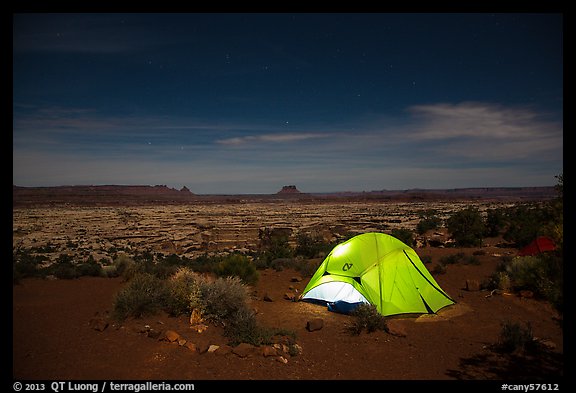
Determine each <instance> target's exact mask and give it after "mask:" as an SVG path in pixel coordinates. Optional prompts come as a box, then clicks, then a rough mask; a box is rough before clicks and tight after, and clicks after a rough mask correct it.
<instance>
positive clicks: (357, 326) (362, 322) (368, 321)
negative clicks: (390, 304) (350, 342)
mask: <svg viewBox="0 0 576 393" xmlns="http://www.w3.org/2000/svg"><path fill="white" fill-rule="evenodd" d="M352 316H353V322H352V324H351V325H350V326H349V327H348V329H349V331H350V333H352V334H353V335H359V334H360V333H362V331H363V330H366V331H367V332H368V333H372V332H374V331H376V330H384V331H386V332H387V331H388V325H387V324H386V317H384V316H383V315H382V314H380V313H379V312H378V310H377V309H376V306H374V305H373V304H367V303H363V304H361V305H359V306H358V307H356V309H355V310H354V311H353V312H352Z"/></svg>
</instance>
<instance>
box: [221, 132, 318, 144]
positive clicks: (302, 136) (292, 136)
mask: <svg viewBox="0 0 576 393" xmlns="http://www.w3.org/2000/svg"><path fill="white" fill-rule="evenodd" d="M328 136H329V135H327V134H317V133H284V134H264V135H246V136H240V137H233V138H226V139H219V140H217V141H216V143H219V144H221V145H232V146H240V145H245V144H254V143H259V142H264V143H283V142H296V141H303V140H307V139H313V138H326V137H328Z"/></svg>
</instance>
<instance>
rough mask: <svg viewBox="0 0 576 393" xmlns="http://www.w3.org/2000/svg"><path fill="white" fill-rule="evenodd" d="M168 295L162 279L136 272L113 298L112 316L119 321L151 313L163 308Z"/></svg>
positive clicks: (167, 289)
mask: <svg viewBox="0 0 576 393" xmlns="http://www.w3.org/2000/svg"><path fill="white" fill-rule="evenodd" d="M169 296H170V292H169V288H168V286H167V284H166V282H165V281H164V280H161V279H159V278H158V277H156V276H154V275H152V274H149V273H136V274H135V275H134V276H133V277H132V279H131V280H130V281H129V282H128V284H127V285H126V287H124V288H123V289H122V290H120V292H118V294H117V295H116V297H115V299H114V305H113V316H114V317H115V318H116V319H117V320H120V321H123V320H125V319H126V318H129V317H133V318H140V317H142V316H145V315H153V314H155V313H157V312H159V311H161V310H163V309H164V307H165V305H166V299H167V298H168V297H169Z"/></svg>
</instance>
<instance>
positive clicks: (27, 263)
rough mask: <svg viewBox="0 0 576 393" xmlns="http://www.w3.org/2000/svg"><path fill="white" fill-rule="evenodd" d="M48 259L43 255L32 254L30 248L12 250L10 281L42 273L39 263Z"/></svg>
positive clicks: (16, 281)
mask: <svg viewBox="0 0 576 393" xmlns="http://www.w3.org/2000/svg"><path fill="white" fill-rule="evenodd" d="M46 260H48V257H46V256H45V255H34V254H33V253H32V251H31V250H30V249H24V248H20V247H19V248H16V249H13V250H12V281H13V283H14V284H16V283H18V282H20V280H21V279H23V278H26V277H37V276H41V275H43V270H42V269H40V265H41V264H42V263H43V262H44V261H46Z"/></svg>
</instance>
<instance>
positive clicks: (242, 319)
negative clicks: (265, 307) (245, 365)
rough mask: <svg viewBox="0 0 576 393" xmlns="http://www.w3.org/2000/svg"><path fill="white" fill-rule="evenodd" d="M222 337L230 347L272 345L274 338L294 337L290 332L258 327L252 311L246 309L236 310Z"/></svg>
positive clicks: (227, 322) (228, 321)
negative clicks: (244, 344)
mask: <svg viewBox="0 0 576 393" xmlns="http://www.w3.org/2000/svg"><path fill="white" fill-rule="evenodd" d="M224 335H225V336H226V337H228V340H229V342H228V343H229V344H231V345H237V344H240V343H248V344H252V345H256V346H259V345H269V344H272V343H274V337H275V336H284V337H295V336H296V334H295V333H294V332H292V331H288V330H285V329H277V328H270V327H266V326H261V325H259V324H258V323H257V321H256V315H255V313H254V311H252V310H250V309H248V308H241V309H238V310H237V311H236V312H234V313H233V314H231V316H230V318H228V319H227V321H226V325H225V326H224Z"/></svg>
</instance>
